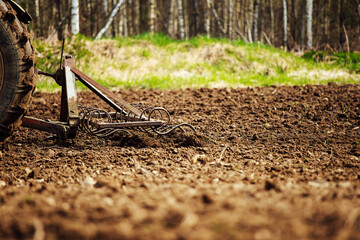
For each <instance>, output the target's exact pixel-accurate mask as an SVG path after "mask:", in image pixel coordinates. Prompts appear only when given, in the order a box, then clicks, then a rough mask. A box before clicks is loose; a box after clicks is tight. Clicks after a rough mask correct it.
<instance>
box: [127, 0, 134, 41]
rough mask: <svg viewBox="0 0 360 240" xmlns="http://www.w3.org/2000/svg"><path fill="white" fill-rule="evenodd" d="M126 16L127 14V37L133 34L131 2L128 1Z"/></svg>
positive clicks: (130, 0) (131, 0)
mask: <svg viewBox="0 0 360 240" xmlns="http://www.w3.org/2000/svg"><path fill="white" fill-rule="evenodd" d="M128 1H129V2H128V4H127V5H128V6H129V7H128V8H127V9H128V10H129V11H128V14H127V19H128V21H127V27H128V34H129V36H132V35H133V34H134V27H133V14H132V13H133V11H132V10H133V0H128Z"/></svg>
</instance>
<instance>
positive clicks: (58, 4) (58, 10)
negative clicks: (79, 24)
mask: <svg viewBox="0 0 360 240" xmlns="http://www.w3.org/2000/svg"><path fill="white" fill-rule="evenodd" d="M60 1H61V0H56V8H57V17H58V22H59V23H61V22H62V16H61V2H60ZM54 30H55V29H54ZM56 30H57V32H58V39H59V40H62V39H63V29H62V24H60V25H59V27H58V29H56Z"/></svg>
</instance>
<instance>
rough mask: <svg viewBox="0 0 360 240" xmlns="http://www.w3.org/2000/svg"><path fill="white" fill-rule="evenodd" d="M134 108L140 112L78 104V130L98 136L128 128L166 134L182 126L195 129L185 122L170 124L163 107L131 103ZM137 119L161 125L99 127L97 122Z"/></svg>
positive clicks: (119, 121) (118, 121) (168, 116)
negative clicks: (112, 110) (117, 110)
mask: <svg viewBox="0 0 360 240" xmlns="http://www.w3.org/2000/svg"><path fill="white" fill-rule="evenodd" d="M132 106H133V107H134V108H136V109H137V110H139V112H140V113H141V114H140V115H139V114H136V113H134V112H131V111H129V112H126V111H125V110H124V111H122V112H121V113H120V112H108V111H105V110H102V109H97V108H92V107H84V106H79V115H80V126H79V127H80V130H81V131H83V132H85V133H88V134H91V135H95V136H98V137H108V136H111V135H113V134H115V133H116V132H119V131H125V132H127V133H128V130H129V129H137V130H139V131H143V132H147V133H152V134H158V135H166V134H169V133H171V132H173V131H174V130H176V129H180V130H181V131H184V129H183V128H184V127H188V128H190V129H191V130H193V131H195V129H194V127H193V126H191V125H190V124H187V123H182V124H178V125H171V124H170V122H171V117H170V113H169V112H168V111H167V110H165V109H164V108H160V107H149V106H145V105H141V104H136V105H135V104H132ZM139 121H160V122H161V125H157V126H136V124H135V125H134V126H131V127H117V128H111V127H109V128H99V127H98V124H99V123H126V122H139Z"/></svg>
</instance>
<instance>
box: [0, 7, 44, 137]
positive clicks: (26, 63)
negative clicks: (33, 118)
mask: <svg viewBox="0 0 360 240" xmlns="http://www.w3.org/2000/svg"><path fill="white" fill-rule="evenodd" d="M36 76H37V68H36V58H35V51H34V48H33V47H32V45H31V42H30V34H29V33H28V31H27V29H26V26H25V24H24V23H22V22H21V21H20V20H19V19H18V18H17V13H16V11H15V10H14V9H12V7H11V6H10V4H9V3H7V2H5V1H3V0H0V141H3V140H4V139H5V138H7V137H8V136H10V135H11V134H12V132H13V131H14V130H15V129H17V128H18V127H19V126H20V125H21V119H22V117H23V116H24V114H25V113H26V112H27V110H28V109H29V106H30V102H31V97H32V93H33V91H34V89H35V80H36Z"/></svg>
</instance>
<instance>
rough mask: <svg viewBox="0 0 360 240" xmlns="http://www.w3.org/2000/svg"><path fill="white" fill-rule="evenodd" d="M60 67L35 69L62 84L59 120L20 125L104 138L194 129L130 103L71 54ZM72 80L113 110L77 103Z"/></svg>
mask: <svg viewBox="0 0 360 240" xmlns="http://www.w3.org/2000/svg"><path fill="white" fill-rule="evenodd" d="M60 62H61V64H60V68H59V69H58V70H57V72H56V73H55V74H51V73H45V72H42V71H40V70H39V75H45V76H48V77H52V78H54V79H55V81H56V82H57V83H58V84H59V85H60V86H61V87H62V89H61V112H60V121H58V122H52V121H48V120H47V121H45V120H41V119H37V118H33V117H29V116H25V117H23V119H22V126H24V127H28V128H32V129H37V130H40V131H46V132H50V133H53V134H55V135H57V136H59V137H60V138H62V139H72V138H75V137H76V134H77V131H78V130H80V131H82V132H85V133H88V134H91V135H95V136H98V137H107V136H111V135H112V134H114V133H116V132H119V131H126V132H127V131H128V130H129V129H138V130H141V131H145V132H148V133H153V134H158V135H165V134H169V133H171V132H173V131H174V130H176V129H180V130H181V131H185V130H184V128H189V129H190V130H192V131H195V128H194V127H193V126H192V125H190V124H188V123H181V124H178V125H172V124H171V123H170V122H171V118H170V114H169V112H168V111H167V110H165V109H164V108H161V107H148V106H144V105H141V104H131V103H128V102H126V101H125V100H123V99H121V98H120V97H118V96H117V95H116V94H114V93H113V92H111V91H109V90H108V89H106V88H105V87H104V86H102V85H100V84H99V83H97V82H96V81H95V80H93V79H91V78H90V77H88V76H87V75H85V74H84V73H82V72H81V71H80V70H78V69H77V68H76V67H75V61H74V59H73V58H72V56H70V55H67V56H66V57H65V59H64V60H62V57H61V61H60ZM76 80H78V81H80V82H81V83H83V84H84V85H85V86H86V87H87V88H89V89H90V90H91V91H92V92H93V93H95V94H96V95H97V96H98V97H99V98H100V99H102V100H103V101H105V102H106V103H107V104H108V105H109V106H110V107H111V108H112V109H114V110H115V111H114V112H108V111H105V110H101V109H97V108H93V107H85V106H80V105H78V100H77V93H76Z"/></svg>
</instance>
